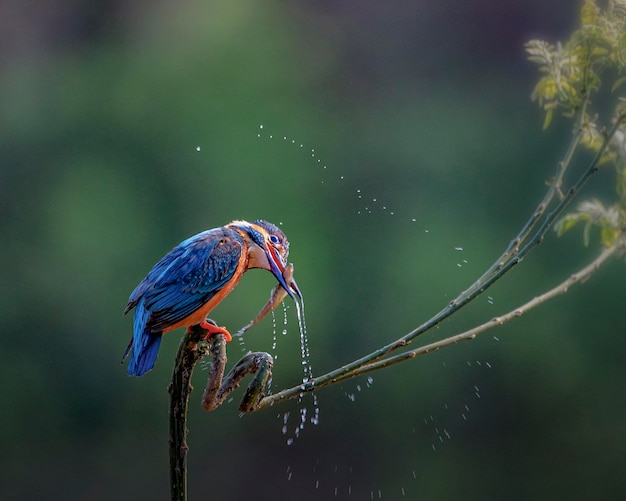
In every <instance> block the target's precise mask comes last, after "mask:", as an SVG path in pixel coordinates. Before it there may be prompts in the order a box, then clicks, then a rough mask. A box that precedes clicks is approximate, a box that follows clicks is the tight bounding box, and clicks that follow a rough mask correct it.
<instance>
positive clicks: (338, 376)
mask: <svg viewBox="0 0 626 501" xmlns="http://www.w3.org/2000/svg"><path fill="white" fill-rule="evenodd" d="M581 111H584V108H583V110H581ZM625 120H626V115H620V116H619V117H618V118H617V120H616V121H615V124H614V125H613V126H612V127H611V129H610V130H609V131H608V132H607V133H606V134H605V136H604V141H603V143H602V146H601V147H600V148H599V149H598V151H597V153H596V155H595V156H594V158H593V160H592V161H591V163H590V164H589V166H588V167H587V169H586V170H585V171H584V172H583V174H582V175H581V176H580V177H579V178H578V180H577V181H576V182H575V183H574V184H573V185H572V186H571V188H570V189H569V190H568V191H567V193H566V194H565V195H564V196H563V197H562V198H561V200H560V202H559V203H558V204H557V205H556V207H555V208H554V209H553V210H552V211H551V212H550V213H549V214H548V215H547V216H546V217H545V219H544V222H543V224H542V225H541V226H540V227H539V229H538V230H537V231H536V232H535V233H534V235H533V236H532V238H531V239H530V241H528V242H527V243H526V244H525V245H524V246H523V247H522V248H521V249H519V244H520V242H518V241H517V240H518V238H520V235H521V236H523V238H524V239H526V238H527V236H528V234H529V233H530V231H531V230H532V228H534V227H535V225H536V224H537V223H538V222H539V220H540V219H541V216H542V215H543V210H542V211H541V213H540V216H539V217H538V216H537V214H538V212H537V211H536V212H535V213H534V214H533V215H532V216H531V218H530V220H529V221H528V222H527V223H526V225H525V226H524V228H523V229H522V231H521V232H520V233H519V234H518V237H517V238H516V239H514V240H513V241H512V243H515V242H517V243H516V246H515V249H514V250H515V252H508V251H505V253H504V254H503V256H508V257H507V258H506V259H505V261H503V262H501V261H500V259H501V258H499V259H498V261H496V262H495V263H494V264H493V265H492V266H491V267H490V268H489V270H494V271H493V272H491V273H490V272H489V270H488V271H487V272H485V274H483V277H481V279H480V280H479V281H478V282H476V283H475V284H474V285H473V286H471V287H470V288H469V289H467V290H466V291H465V292H462V293H461V294H460V295H459V296H458V297H457V298H456V299H454V300H453V301H451V302H450V303H449V304H448V306H446V307H445V308H444V309H442V310H441V311H440V312H439V313H437V314H436V315H434V316H433V317H432V318H430V319H429V320H427V321H426V322H424V323H423V324H422V325H420V326H419V327H417V328H416V329H414V330H412V331H411V332H409V333H408V334H406V335H404V336H403V337H401V338H400V339H397V340H396V341H394V342H392V343H390V344H388V345H386V346H383V347H382V348H380V349H378V350H376V351H373V352H372V353H370V354H368V355H366V356H364V357H362V358H360V359H358V360H355V361H354V362H351V363H349V364H346V365H344V366H343V367H340V368H338V369H335V370H334V371H331V372H329V373H327V374H324V375H323V376H319V377H316V378H313V379H311V380H310V381H307V382H306V383H302V384H301V385H299V386H294V387H292V388H288V389H285V390H282V391H280V392H278V393H276V394H274V395H271V396H268V397H265V398H264V399H262V400H261V402H260V403H259V405H258V407H257V409H262V408H265V407H267V406H269V405H274V404H275V403H277V402H279V401H282V400H288V399H291V398H295V397H297V396H298V395H300V394H302V393H304V392H311V391H314V390H316V389H317V388H320V387H323V386H327V385H328V384H334V383H335V382H338V381H341V380H344V379H348V378H351V377H354V376H355V375H359V374H362V373H363V372H364V371H363V368H364V367H374V366H375V367H376V368H377V369H379V368H382V367H385V366H386V365H388V364H386V363H385V362H386V360H389V359H385V360H384V361H381V362H380V363H378V364H374V362H376V361H378V360H381V359H382V358H384V357H385V356H386V355H387V354H389V353H391V352H394V351H396V350H397V349H399V348H402V347H404V346H406V345H408V344H410V343H411V341H412V340H413V339H415V338H416V337H418V336H420V335H421V334H423V333H424V332H426V331H428V330H430V329H432V328H433V327H435V326H437V325H439V324H440V323H441V322H443V321H444V320H445V319H446V318H448V317H449V316H451V315H452V314H453V313H455V312H456V311H458V310H460V309H461V308H462V307H464V306H466V305H467V304H469V303H470V302H471V301H473V300H474V299H476V298H477V297H478V296H479V295H481V294H482V293H483V292H485V291H486V290H487V289H488V288H489V287H491V286H492V285H493V284H494V283H495V282H496V281H497V280H499V279H500V278H502V277H503V276H504V275H505V274H506V273H507V272H508V271H510V270H511V268H513V267H514V266H515V265H517V264H518V263H519V262H520V261H521V260H522V259H523V258H524V257H525V256H526V254H528V253H529V252H530V251H531V250H532V249H534V248H535V247H536V246H538V245H539V244H540V243H541V242H542V241H543V239H544V237H545V235H546V233H547V232H548V230H549V229H550V228H551V227H552V225H553V224H554V222H555V221H556V219H557V218H558V217H559V216H560V215H561V214H562V213H563V211H564V210H565V209H566V207H567V206H568V205H569V203H570V202H571V201H572V199H573V198H574V197H575V196H576V195H577V194H578V193H579V191H580V190H581V189H582V187H583V186H584V185H585V184H586V183H587V182H588V181H589V179H590V178H591V177H592V176H593V175H594V174H595V173H596V172H597V171H598V164H599V162H600V159H601V158H602V156H603V155H604V153H605V152H606V151H607V149H608V147H609V144H610V142H611V140H612V138H613V136H614V135H615V133H616V132H617V130H618V128H619V127H620V125H621V124H622V123H624V121H625ZM577 143H578V140H576V141H574V142H573V143H572V144H574V149H575V145H576V144H577ZM572 153H573V150H571V151H570V149H568V152H567V153H566V157H565V160H567V162H568V163H569V160H568V158H570V155H571V154H572ZM565 160H564V161H565ZM558 180H559V182H560V177H559V178H558ZM556 182H557V179H555V180H553V183H552V187H551V188H550V190H549V191H553V192H554V190H555V188H554V185H555V183H556ZM544 200H545V198H544ZM540 208H541V204H540ZM510 247H511V244H510V245H509V248H510ZM476 284H479V285H476ZM407 353H408V354H409V355H407ZM410 353H411V352H406V353H404V354H401V355H398V357H406V358H413V357H414V356H415V355H413V356H411V355H410ZM406 358H403V359H406ZM370 370H374V369H371V368H370V369H368V370H367V371H366V372H369V371H370Z"/></svg>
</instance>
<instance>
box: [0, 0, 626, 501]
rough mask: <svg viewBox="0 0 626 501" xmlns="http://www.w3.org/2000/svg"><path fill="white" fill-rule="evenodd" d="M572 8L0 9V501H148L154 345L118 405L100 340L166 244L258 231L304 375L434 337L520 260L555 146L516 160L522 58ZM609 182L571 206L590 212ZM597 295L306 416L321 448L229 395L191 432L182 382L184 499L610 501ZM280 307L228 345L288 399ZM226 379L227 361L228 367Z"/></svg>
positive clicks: (503, 305) (336, 390)
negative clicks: (267, 239) (290, 286)
mask: <svg viewBox="0 0 626 501" xmlns="http://www.w3.org/2000/svg"><path fill="white" fill-rule="evenodd" d="M578 8H579V2H570V1H566V0H559V1H551V2H545V1H543V0H531V1H525V2H522V1H514V0H506V1H504V0H475V1H467V2H463V1H452V0H443V1H437V2H432V1H425V0H413V1H393V2H379V1H359V2H348V1H334V2H330V1H317V2H313V1H295V2H280V1H273V0H236V1H218V2H199V1H183V2H175V3H172V2H159V1H157V2H146V1H144V2H132V3H129V2H120V1H109V2H105V1H99V2H98V1H96V2H84V1H80V0H77V1H69V0H56V1H49V2H36V1H24V2H11V3H9V2H5V3H3V4H2V5H1V6H0V48H1V51H0V57H1V65H0V71H1V74H0V211H1V212H0V216H1V220H0V222H1V225H2V226H1V227H0V230H1V233H2V242H3V243H2V245H1V246H0V257H1V259H2V263H3V265H2V280H1V281H0V305H1V306H0V308H1V309H2V312H1V317H0V318H1V322H2V329H1V332H2V334H1V338H0V339H1V348H0V374H1V376H2V392H3V395H2V398H1V402H2V404H1V405H2V413H1V415H0V434H1V435H0V443H1V449H0V450H1V451H2V453H1V455H0V458H1V461H2V463H1V465H0V472H1V473H0V497H2V498H3V499H90V500H95V499H167V498H168V496H169V492H168V456H167V406H168V395H167V392H166V387H167V384H168V381H169V377H170V373H171V367H172V361H173V357H174V354H175V351H176V348H177V345H178V341H179V339H180V332H176V333H171V334H168V335H167V336H166V338H165V339H164V341H163V344H162V348H161V354H160V356H159V360H158V363H157V366H156V368H155V370H154V371H152V372H150V373H149V374H148V375H146V376H145V377H143V378H140V379H136V378H133V379H131V378H128V377H127V376H126V367H125V366H121V365H120V364H119V360H120V357H121V355H122V353H123V351H124V349H125V347H126V345H127V342H128V339H129V337H130V335H131V319H130V318H128V317H123V316H122V314H121V313H122V310H123V309H124V306H125V305H126V300H127V297H128V295H129V293H130V292H131V291H132V289H133V288H134V286H135V285H136V284H137V283H138V281H139V280H141V278H143V276H144V275H145V273H146V272H147V271H148V270H149V268H150V267H151V266H152V265H153V264H154V263H155V262H156V261H157V260H158V259H159V258H160V257H161V256H162V255H163V254H164V253H165V252H167V251H168V250H169V249H170V248H171V247H173V246H174V245H175V244H177V243H178V242H180V241H181V240H183V239H184V238H186V237H188V236H189V235H192V234H194V233H197V232H199V231H202V230H204V229H207V228H211V227H215V226H220V225H223V224H226V223H227V222H229V221H230V220H232V219H239V218H243V219H249V220H252V219H256V218H259V217H260V218H265V219H268V220H270V221H272V222H275V223H282V228H283V230H284V231H285V232H286V234H287V235H288V237H289V239H290V241H291V255H290V260H291V261H293V262H294V263H295V267H296V277H297V280H298V284H299V286H300V288H301V289H302V291H303V293H304V296H305V299H306V321H307V326H308V337H309V348H310V352H311V363H312V366H313V370H314V372H315V374H322V373H324V372H327V371H328V370H331V369H334V368H336V367H337V366H339V365H342V364H344V363H347V362H349V361H351V360H353V359H355V358H357V357H360V356H362V355H364V354H366V353H368V352H369V351H371V350H373V349H375V348H377V347H379V346H382V345H383V344H386V343H387V342H389V341H391V340H393V339H396V338H397V337H400V336H401V335H403V334H405V333H406V332H408V331H409V330H411V329H412V328H414V327H416V326H417V325H419V324H420V323H421V322H422V321H424V320H426V319H427V318H429V317H430V316H431V315H432V314H434V313H435V312H437V311H438V310H439V309H441V308H442V307H444V306H445V305H446V304H447V302H448V301H449V300H450V299H452V298H453V297H455V296H456V294H458V292H460V291H461V290H463V289H464V288H466V287H467V286H468V285H469V284H471V283H472V282H473V281H474V280H475V279H476V278H477V277H478V276H479V275H480V273H482V271H483V270H484V269H485V268H486V267H487V266H488V265H489V264H490V263H491V262H492V261H493V260H494V259H495V258H496V257H497V256H498V255H499V254H500V252H501V251H502V250H503V249H504V247H505V246H506V244H507V243H508V242H509V240H510V238H512V237H513V236H514V235H515V234H516V233H517V230H518V228H520V227H521V225H522V224H523V222H524V221H525V220H526V218H527V217H528V216H529V215H530V213H531V211H532V210H533V208H534V207H535V205H536V203H537V202H538V201H539V199H540V198H541V196H542V193H543V191H544V190H545V181H546V180H548V179H549V178H550V176H551V175H552V173H553V172H554V169H555V166H556V163H557V161H558V159H559V158H560V155H561V154H562V153H563V151H564V149H565V147H566V145H567V142H568V140H569V137H570V127H571V124H569V123H567V122H566V121H565V120H563V119H556V118H555V121H554V123H553V126H552V127H551V128H550V129H548V130H547V131H542V130H541V125H542V121H543V116H542V114H541V112H540V110H539V109H538V108H537V107H536V105H535V104H533V103H531V102H530V97H529V96H530V93H531V90H532V88H533V85H534V82H535V80H536V79H537V73H536V69H535V68H534V67H533V66H532V65H531V64H530V63H528V62H526V59H525V54H524V49H523V44H524V42H525V41H527V40H529V39H531V38H536V37H540V38H544V39H547V40H550V41H553V42H554V41H556V40H558V39H561V38H563V37H565V36H566V35H567V33H569V32H570V31H571V29H572V28H573V27H575V26H576V24H577V19H578V12H577V11H578ZM261 126H263V127H261ZM198 147H199V148H200V149H199V150H198V149H197V148H198ZM583 160H585V159H584V158H583ZM575 167H576V166H575ZM612 176H613V174H612V172H610V171H607V172H602V173H600V174H599V175H598V176H597V177H596V178H595V179H594V180H593V182H592V183H591V185H590V186H589V188H588V191H587V193H586V194H585V195H586V196H587V197H589V196H597V197H604V198H606V197H608V196H609V195H612V193H613V187H612V186H613V177H612ZM374 199H376V200H374ZM581 242H582V239H581V236H580V231H572V232H570V233H568V234H567V235H566V236H565V237H563V238H561V239H557V238H556V236H554V235H553V234H550V235H548V237H547V239H546V241H545V243H544V245H543V246H541V247H540V248H539V249H538V250H536V251H535V252H534V253H533V254H531V256H530V257H529V258H528V259H527V260H526V261H525V262H524V263H523V265H520V266H518V267H517V268H516V269H515V270H514V271H513V272H512V273H510V274H509V275H508V276H507V277H506V278H505V279H504V280H502V281H501V282H499V283H498V284H497V285H496V286H495V287H494V288H493V289H492V290H490V291H489V292H488V293H487V294H486V295H485V296H481V297H480V298H479V299H478V300H477V301H476V303H475V304H472V305H471V306H470V307H469V308H468V309H467V310H466V311H463V312H462V313H461V314H460V315H458V316H457V317H455V318H454V319H452V320H450V321H449V322H447V323H445V324H444V325H443V326H442V327H441V328H440V329H437V330H435V331H431V332H429V333H427V334H426V335H425V336H424V339H420V342H428V341H432V340H435V339H439V338H441V337H442V336H445V335H449V334H453V333H456V332H458V331H460V330H462V329H465V328H469V327H471V326H473V325H475V324H476V323H478V322H481V321H484V320H487V319H489V318H491V317H492V316H494V315H497V314H500V313H503V312H505V311H507V310H508V309H510V308H512V307H514V306H516V305H518V304H520V303H521V302H523V301H526V300H528V299H530V298H531V297H533V296H534V295H536V294H538V293H540V292H542V291H543V290H545V289H546V288H547V287H550V286H552V285H554V284H556V283H558V282H559V281H561V280H563V279H564V278H565V277H567V276H568V275H569V274H570V273H572V272H573V271H575V270H577V269H578V268H580V267H581V266H582V265H584V264H586V263H587V261H588V260H589V259H591V257H592V256H593V255H595V253H596V252H597V248H598V244H597V242H594V243H593V244H592V245H591V246H590V247H589V248H587V249H585V248H583V246H582V243H581ZM456 248H462V250H455V249H456ZM273 284H274V281H273V279H272V278H271V276H270V275H269V274H267V273H262V272H258V271H256V272H251V273H249V274H247V275H246V277H245V279H244V280H243V281H242V283H241V284H240V286H239V287H238V288H237V290H236V291H235V292H234V293H233V294H232V295H231V296H230V297H229V298H228V299H227V300H226V301H224V303H223V304H222V305H220V307H219V308H218V309H217V310H216V311H215V312H214V314H213V317H214V318H215V319H216V320H217V321H218V322H219V323H220V324H223V325H227V326H229V328H230V329H231V331H236V330H237V329H238V328H239V327H240V326H241V325H243V324H244V323H246V322H247V321H248V320H249V319H250V318H252V316H253V315H254V314H255V313H256V312H257V311H258V309H259V308H260V307H261V306H262V304H263V303H264V302H265V300H266V298H267V294H268V292H269V290H270V288H271V287H272V286H273ZM623 291H624V269H623V263H621V262H618V261H617V260H613V261H611V262H610V263H609V264H608V265H607V266H606V267H605V268H604V269H602V270H601V271H600V272H598V273H597V274H596V275H595V276H594V277H593V279H592V280H591V281H589V282H588V283H586V284H585V285H584V286H581V287H575V288H574V289H572V290H571V291H570V292H569V293H568V294H567V295H566V296H564V297H560V298H558V299H556V300H554V301H553V302H552V303H550V304H549V305H547V306H543V307H541V308H540V309H538V310H536V311H533V312H532V313H531V314H529V315H526V316H525V317H523V318H521V319H519V320H517V321H515V322H513V323H511V324H509V325H506V326H504V327H502V328H500V329H498V330H495V331H490V332H489V333H487V334H485V335H483V336H482V337H480V338H478V339H477V340H476V341H474V342H472V343H464V344H461V345H458V346H453V347H449V348H447V349H445V350H442V351H440V352H436V353H433V354H430V355H428V356H427V357H423V358H420V359H417V360H414V361H412V362H408V363H405V364H401V365H399V366H396V367H394V368H392V369H389V370H385V371H382V372H379V373H374V374H372V377H373V380H370V381H368V379H367V378H366V377H362V378H359V379H357V380H353V381H349V382H345V383H343V384H341V385H336V386H334V387H331V388H329V389H326V390H323V391H320V392H319V394H318V399H319V404H318V405H319V412H320V422H319V424H318V425H317V426H315V425H313V424H311V423H309V422H307V424H306V425H305V427H304V429H303V430H302V431H301V433H300V437H299V438H296V440H294V441H293V444H291V445H288V444H287V442H288V440H289V439H290V438H293V436H294V430H295V428H296V427H297V426H298V423H299V422H300V409H301V408H307V411H308V416H307V420H308V418H310V417H311V416H312V415H313V412H314V405H313V402H312V399H311V398H309V397H307V398H305V399H304V401H303V402H302V403H298V402H290V403H286V404H281V405H280V406H278V407H276V408H273V409H269V410H266V411H263V412H260V413H255V414H252V415H247V416H243V417H240V416H239V413H238V411H237V402H238V400H239V397H240V393H238V394H236V395H235V399H234V401H233V402H232V403H230V404H228V405H225V406H224V407H223V408H220V409H218V410H217V411H216V412H214V413H212V414H206V413H204V412H203V411H202V410H201V408H200V406H199V400H200V395H201V390H202V388H203V384H204V382H203V376H202V373H201V370H200V369H198V371H197V372H196V374H195V376H196V377H195V379H194V381H195V386H196V391H195V392H194V394H193V395H192V399H191V409H190V418H189V419H190V423H189V427H190V437H189V439H190V447H191V451H190V455H189V461H190V476H189V487H190V498H191V499H229V500H230V499H233V500H237V499H243V498H244V497H245V496H250V497H252V498H254V499H262V500H264V499H301V500H305V499H311V500H322V499H399V498H403V497H405V498H408V499H418V498H420V499H460V498H463V499H501V498H507V499H542V498H543V499H554V498H555V497H560V498H571V499H577V498H578V499H582V498H585V499H590V498H596V499H599V498H609V497H615V496H616V495H617V497H619V493H620V492H621V493H624V492H625V491H626V480H625V478H626V477H625V476H624V470H625V468H626V420H625V419H624V417H625V413H626V400H625V399H624V386H625V385H626V369H625V368H624V362H623V358H624V353H625V350H626V342H625V341H624V336H623V334H624V327H623V326H624V316H625V314H624V306H623V305H624V301H623ZM487 296H489V297H487ZM286 303H287V304H288V309H287V311H286V317H287V321H288V323H287V325H286V326H283V312H282V309H279V310H278V313H277V314H276V316H275V321H274V323H273V322H272V320H271V318H268V319H266V320H265V321H264V322H263V323H261V324H260V325H258V326H256V327H255V328H254V329H253V330H251V331H249V333H248V334H247V335H246V349H255V350H267V351H271V352H272V353H273V354H274V355H275V356H276V357H277V360H276V364H275V370H274V383H273V384H274V386H273V388H274V390H275V391H277V390H279V389H281V388H283V387H286V386H292V385H294V384H298V382H299V381H300V378H301V377H302V369H301V361H300V347H299V334H298V328H297V321H296V317H295V309H294V307H293V304H289V301H287V302H286ZM283 329H286V330H287V332H288V333H287V335H285V336H283V335H282V334H281V331H282V330H283ZM274 334H275V335H276V337H277V347H276V349H272V344H273V342H274V341H273V337H274ZM239 354H240V348H239V346H238V345H237V343H236V342H234V343H233V344H231V345H230V346H229V355H230V358H231V361H234V360H236V359H237V358H238V356H239ZM285 416H286V417H285ZM285 420H286V422H287V433H286V434H283V432H282V428H283V423H284V422H285Z"/></svg>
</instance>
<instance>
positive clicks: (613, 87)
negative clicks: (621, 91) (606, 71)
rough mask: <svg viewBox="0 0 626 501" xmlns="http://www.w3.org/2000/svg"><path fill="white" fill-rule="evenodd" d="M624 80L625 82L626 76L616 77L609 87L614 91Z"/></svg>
mask: <svg viewBox="0 0 626 501" xmlns="http://www.w3.org/2000/svg"><path fill="white" fill-rule="evenodd" d="M624 82H626V77H622V78H618V79H617V80H615V83H614V84H613V86H612V87H611V92H615V91H616V90H617V89H618V88H619V87H620V86H621V85H622V84H623V83H624Z"/></svg>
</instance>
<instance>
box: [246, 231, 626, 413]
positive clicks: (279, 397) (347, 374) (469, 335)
mask: <svg viewBox="0 0 626 501" xmlns="http://www.w3.org/2000/svg"><path fill="white" fill-rule="evenodd" d="M625 250H626V238H625V237H622V238H621V239H620V240H619V241H618V242H617V243H616V244H615V245H613V246H611V247H608V248H606V249H603V250H602V252H601V253H600V254H599V255H598V257H596V258H595V259H594V260H593V261H592V262H591V263H589V264H588V265H587V266H585V267H584V268H583V269H581V270H580V271H578V272H577V273H574V274H572V275H570V277H569V278H568V279H567V280H564V281H563V282H561V283H560V284H559V285H557V286H556V287H554V288H552V289H550V290H549V291H547V292H545V293H543V294H541V295H539V296H536V297H535V298H533V299H532V300H530V301H528V302H527V303H525V304H523V305H521V306H519V307H518V308H515V309H513V310H511V311H509V312H508V313H505V314H503V315H500V316H497V317H494V318H492V319H491V320H489V321H488V322H485V323H483V324H481V325H479V326H477V327H474V328H473V329H470V330H467V331H465V332H461V333H460V334H456V335H454V336H450V337H447V338H445V339H442V340H440V341H435V342H433V343H429V344H427V345H424V346H421V347H420V348H416V349H415V350H411V351H407V352H404V353H401V354H399V355H395V356H392V357H388V358H383V359H382V360H374V361H371V362H369V363H365V364H361V365H360V366H359V367H357V368H355V369H352V368H350V365H352V364H349V365H348V366H344V367H341V368H339V369H337V370H335V371H333V372H329V373H328V374H325V375H323V376H319V377H317V378H315V379H314V380H313V384H311V385H302V386H300V387H294V388H289V389H286V390H283V391H280V392H278V393H275V394H274V395H270V396H268V397H265V398H264V399H262V400H261V402H260V403H259V405H258V407H257V409H256V410H260V409H264V408H265V407H268V406H271V405H274V404H276V403H278V402H282V401H284V400H290V399H292V398H296V397H299V396H300V395H302V393H304V392H310V391H314V390H319V389H320V388H323V387H325V386H329V385H331V384H335V383H338V382H340V381H343V380H346V379H351V378H354V377H357V376H361V375H363V374H365V373H368V372H372V371H375V370H378V369H383V368H385V367H389V366H390V365H394V364H397V363H398V362H404V361H406V360H410V359H413V358H416V357H418V356H421V355H426V354H428V353H431V352H433V351H436V350H438V349H440V348H443V347H445V346H449V345H451V344H456V343H459V342H460V341H471V340H472V339H475V338H476V337H477V336H478V335H479V334H482V333H484V332H486V331H488V330H490V329H493V328H494V327H498V326H500V325H504V324H505V323H507V322H509V321H511V320H513V319H514V318H518V317H521V316H522V315H523V314H524V313H526V312H528V311H530V310H532V309H534V308H536V307H537V306H539V305H540V304H543V303H545V302H547V301H549V300H550V299H553V298H554V297H556V296H558V295H561V294H565V293H566V292H567V291H568V290H569V289H570V288H571V287H572V286H573V285H575V284H577V283H579V282H583V281H585V280H587V279H588V278H589V277H591V275H592V274H593V273H594V272H595V271H597V270H598V269H599V268H600V266H602V265H603V264H604V263H605V261H606V260H607V259H609V258H610V257H611V256H613V255H614V254H615V253H623V252H624V251H625Z"/></svg>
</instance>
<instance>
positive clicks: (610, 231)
mask: <svg viewBox="0 0 626 501" xmlns="http://www.w3.org/2000/svg"><path fill="white" fill-rule="evenodd" d="M621 233H622V231H621V230H620V229H619V228H612V227H610V226H605V227H603V228H602V231H601V232H600V238H601V239H602V245H604V246H605V247H611V246H612V245H614V244H615V242H616V241H617V239H618V238H619V236H620V234H621Z"/></svg>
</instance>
